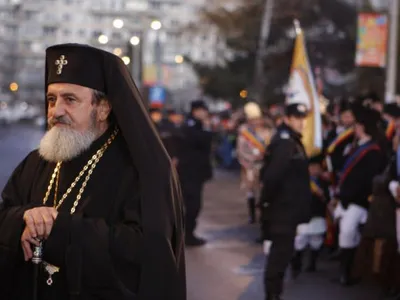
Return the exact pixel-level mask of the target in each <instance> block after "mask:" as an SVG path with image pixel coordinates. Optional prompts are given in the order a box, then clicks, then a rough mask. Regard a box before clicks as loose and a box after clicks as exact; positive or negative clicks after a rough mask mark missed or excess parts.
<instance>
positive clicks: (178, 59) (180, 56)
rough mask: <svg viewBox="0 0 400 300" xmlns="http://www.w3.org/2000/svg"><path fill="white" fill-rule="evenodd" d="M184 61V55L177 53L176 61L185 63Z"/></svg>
mask: <svg viewBox="0 0 400 300" xmlns="http://www.w3.org/2000/svg"><path fill="white" fill-rule="evenodd" d="M183 61H184V58H183V56H182V55H175V62H176V63H177V64H181V63H183Z"/></svg>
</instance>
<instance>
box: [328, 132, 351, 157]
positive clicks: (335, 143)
mask: <svg viewBox="0 0 400 300" xmlns="http://www.w3.org/2000/svg"><path fill="white" fill-rule="evenodd" d="M353 133H354V129H353V128H349V129H347V130H345V131H343V132H342V133H341V134H339V136H337V137H336V138H335V139H334V140H333V142H332V143H331V144H330V145H329V147H328V149H327V153H328V154H332V153H333V152H334V151H335V149H336V147H337V146H338V145H340V144H341V143H342V142H343V141H344V140H346V139H347V138H349V137H350V136H351V135H352V134H353Z"/></svg>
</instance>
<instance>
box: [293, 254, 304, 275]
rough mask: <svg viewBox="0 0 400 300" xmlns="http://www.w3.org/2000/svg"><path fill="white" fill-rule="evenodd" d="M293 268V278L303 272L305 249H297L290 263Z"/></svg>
mask: <svg viewBox="0 0 400 300" xmlns="http://www.w3.org/2000/svg"><path fill="white" fill-rule="evenodd" d="M290 266H291V269H292V278H293V279H296V278H297V277H299V275H300V273H301V269H302V267H303V251H296V252H295V254H294V256H293V258H292V261H291V263H290Z"/></svg>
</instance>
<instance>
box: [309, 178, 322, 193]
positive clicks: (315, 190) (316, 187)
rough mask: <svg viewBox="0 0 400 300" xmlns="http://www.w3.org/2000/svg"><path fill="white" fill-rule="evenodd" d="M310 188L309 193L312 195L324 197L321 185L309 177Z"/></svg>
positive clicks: (315, 179)
mask: <svg viewBox="0 0 400 300" xmlns="http://www.w3.org/2000/svg"><path fill="white" fill-rule="evenodd" d="M310 188H311V193H313V195H315V196H318V197H321V195H324V191H323V190H322V188H321V185H320V184H319V182H318V179H317V178H314V177H311V178H310Z"/></svg>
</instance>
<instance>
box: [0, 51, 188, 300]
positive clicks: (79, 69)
mask: <svg viewBox="0 0 400 300" xmlns="http://www.w3.org/2000/svg"><path fill="white" fill-rule="evenodd" d="M45 87H46V107H47V117H48V131H47V133H46V134H45V136H44V137H43V139H42V141H41V142H40V146H39V149H38V150H35V151H33V152H31V153H30V154H29V155H28V156H27V157H26V158H25V159H24V160H23V162H21V163H20V165H19V166H18V167H17V168H16V170H15V171H14V173H13V174H12V176H11V178H10V179H9V181H8V183H7V185H6V187H5V189H4V191H3V193H2V203H1V206H0V286H1V287H0V299H2V300H26V299H34V296H36V297H37V299H40V300H50V299H58V300H64V299H65V300H67V299H68V300H70V299H74V300H78V299H82V300H92V299H93V300H94V299H109V300H117V299H130V300H136V299H139V300H149V299H154V300H156V299H168V300H185V299H186V289H185V266H184V250H183V248H184V234H183V225H182V224H183V222H182V203H181V195H180V194H181V193H180V188H179V184H178V181H177V179H176V178H177V176H176V172H175V169H174V168H173V167H172V165H171V161H170V159H169V157H168V155H167V153H166V152H165V150H164V148H163V147H162V145H161V142H160V139H159V137H158V135H157V133H156V131H155V129H154V126H153V125H152V122H151V120H150V119H149V117H148V114H147V112H146V108H145V106H144V104H143V103H142V100H141V96H140V94H139V92H138V90H137V88H136V86H135V84H134V82H133V80H132V78H131V76H130V75H129V73H128V71H127V69H126V67H125V65H124V64H123V62H122V61H121V60H120V59H119V58H118V57H116V56H114V55H112V54H110V53H108V52H104V51H102V50H99V49H96V48H92V47H89V46H84V45H78V44H64V45H57V46H53V47H50V48H48V49H47V51H46V73H45ZM35 246H36V247H39V246H41V249H40V250H42V251H41V252H42V254H43V256H42V263H41V264H40V265H38V266H36V267H35V266H34V265H33V264H32V262H31V259H32V257H33V254H34V253H33V251H32V247H35ZM36 249H38V248H36ZM35 254H37V253H35Z"/></svg>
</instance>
